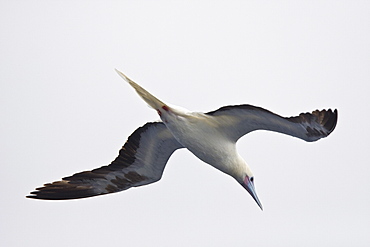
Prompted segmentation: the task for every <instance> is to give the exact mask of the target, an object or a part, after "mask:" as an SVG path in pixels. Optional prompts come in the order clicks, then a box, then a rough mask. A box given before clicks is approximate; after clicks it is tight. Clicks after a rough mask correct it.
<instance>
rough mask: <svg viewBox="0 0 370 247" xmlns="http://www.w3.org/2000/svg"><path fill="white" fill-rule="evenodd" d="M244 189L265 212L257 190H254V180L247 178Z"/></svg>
mask: <svg viewBox="0 0 370 247" xmlns="http://www.w3.org/2000/svg"><path fill="white" fill-rule="evenodd" d="M242 185H243V187H244V188H245V189H246V190H247V191H248V192H249V194H250V195H251V196H252V197H253V199H254V200H255V201H256V203H257V204H258V206H259V207H260V208H261V210H263V208H262V204H261V202H260V200H259V199H258V196H257V193H256V190H255V189H254V184H253V180H250V178H249V177H248V176H247V177H245V179H244V182H243V183H242Z"/></svg>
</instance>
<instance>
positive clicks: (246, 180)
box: [233, 158, 263, 210]
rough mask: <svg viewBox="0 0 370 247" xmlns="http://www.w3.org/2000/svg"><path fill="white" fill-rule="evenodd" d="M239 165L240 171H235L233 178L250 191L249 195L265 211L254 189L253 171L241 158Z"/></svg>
mask: <svg viewBox="0 0 370 247" xmlns="http://www.w3.org/2000/svg"><path fill="white" fill-rule="evenodd" d="M238 164H239V165H238V166H237V167H238V169H235V170H234V171H235V173H234V174H233V177H234V178H235V179H236V180H237V181H238V182H239V183H240V184H241V185H242V186H243V187H244V188H245V189H246V190H247V191H248V193H249V194H250V195H251V196H252V197H253V199H254V200H255V201H256V203H257V205H258V206H259V207H260V208H261V210H263V208H262V204H261V202H260V200H259V199H258V196H257V193H256V189H255V188H254V176H253V173H252V171H251V169H250V168H249V166H248V164H247V163H246V162H245V161H244V160H243V159H241V158H240V159H239V162H238Z"/></svg>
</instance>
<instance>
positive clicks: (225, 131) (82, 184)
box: [28, 71, 337, 208]
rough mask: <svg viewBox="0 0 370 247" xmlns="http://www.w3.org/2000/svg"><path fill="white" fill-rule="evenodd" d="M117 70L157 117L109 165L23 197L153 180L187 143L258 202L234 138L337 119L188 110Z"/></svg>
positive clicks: (309, 132) (307, 129) (303, 131)
mask: <svg viewBox="0 0 370 247" xmlns="http://www.w3.org/2000/svg"><path fill="white" fill-rule="evenodd" d="M117 72H118V74H119V75H120V76H121V77H123V78H124V79H125V80H126V81H127V82H129V83H130V85H131V86H132V87H133V88H134V89H135V90H136V92H137V93H138V94H139V95H140V97H142V98H143V99H144V100H145V101H146V102H147V103H148V104H149V106H151V107H152V108H153V109H155V110H156V111H157V112H158V114H159V116H160V117H161V120H162V122H155V123H147V124H146V125H144V126H143V127H140V128H138V129H137V130H136V131H135V132H134V133H133V134H132V135H131V136H130V137H129V139H128V141H127V142H126V144H125V145H124V146H123V148H122V149H121V150H120V154H119V156H118V157H117V158H116V159H115V160H114V161H113V162H112V163H111V164H110V165H108V166H103V167H101V168H97V169H94V170H92V171H86V172H81V173H77V174H74V175H73V176H70V177H66V178H63V180H62V181H57V182H54V183H51V184H45V185H44V187H41V188H37V191H34V192H31V194H32V195H30V196H28V197H30V198H36V199H76V198H83V197H90V196H96V195H101V194H107V193H112V192H118V191H122V190H125V189H128V188H130V187H134V186H141V185H145V184H149V183H153V182H155V181H158V180H159V179H160V178H161V176H162V173H163V170H164V167H165V165H166V163H167V161H168V159H169V157H170V156H171V154H172V153H173V152H174V151H175V150H177V149H179V148H187V149H188V150H189V151H190V152H192V153H193V154H194V155H195V156H197V157H198V158H199V159H200V160H202V161H204V162H205V163H208V164H210V165H211V166H213V167H215V168H217V169H218V170H220V171H222V172H224V173H226V174H228V175H230V176H232V177H233V178H235V179H236V181H238V182H239V183H240V184H241V185H242V186H243V187H244V188H245V189H246V190H247V191H248V192H249V194H250V195H251V196H252V197H253V199H254V200H255V201H256V202H257V204H258V205H259V206H260V207H261V208H262V205H261V203H260V201H259V199H258V197H257V194H256V192H255V189H254V179H253V173H252V171H251V169H250V168H249V166H248V165H247V163H246V162H245V161H244V159H243V158H242V157H241V156H240V155H239V154H238V152H237V149H236V142H237V140H238V139H239V138H240V137H242V136H243V135H245V134H247V133H249V132H251V131H254V130H260V129H262V130H270V131H276V132H279V133H283V134H287V135H291V136H294V137H297V138H300V139H303V140H305V141H316V140H318V139H320V138H323V137H326V136H327V135H329V134H330V133H331V132H332V131H333V130H334V128H335V125H336V122H337V111H336V110H335V111H334V112H332V111H331V110H322V111H318V110H316V111H314V112H312V113H302V114H300V115H299V116H297V117H290V118H284V117H281V116H279V115H277V114H274V113H272V112H270V111H268V110H265V109H263V108H260V107H255V106H251V105H237V106H225V107H221V108H220V109H218V110H216V111H212V112H208V113H201V112H191V111H188V110H186V109H183V108H179V107H175V106H169V105H168V104H165V103H163V102H162V101H160V100H159V99H157V98H156V97H154V96H153V95H152V94H150V93H149V92H147V91H146V90H145V89H143V88H142V87H140V86H139V85H138V84H136V83H135V82H133V81H132V80H130V79H129V78H127V77H126V76H125V75H124V74H122V73H121V72H119V71H117Z"/></svg>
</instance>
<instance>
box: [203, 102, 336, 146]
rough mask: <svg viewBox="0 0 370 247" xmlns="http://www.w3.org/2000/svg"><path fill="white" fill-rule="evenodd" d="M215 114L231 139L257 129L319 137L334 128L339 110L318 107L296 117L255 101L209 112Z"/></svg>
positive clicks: (303, 136) (306, 139) (221, 129)
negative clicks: (253, 103) (253, 104)
mask: <svg viewBox="0 0 370 247" xmlns="http://www.w3.org/2000/svg"><path fill="white" fill-rule="evenodd" d="M206 114H207V115H210V116H213V117H215V119H216V121H217V123H218V128H219V129H220V131H222V132H223V133H225V134H226V135H227V137H228V138H230V139H231V140H232V141H237V140H238V139H239V138H240V137H242V136H243V135H245V134H247V133H249V132H251V131H254V130H271V131H275V132H279V133H283V134H287V135H290V136H294V137H298V138H300V139H303V140H305V141H309V142H311V141H316V140H319V139H320V138H323V137H326V136H328V135H329V134H330V133H331V132H332V131H333V130H334V128H335V125H336V123H337V119H338V112H337V110H334V112H333V111H332V110H331V109H329V110H321V111H319V110H316V111H313V112H312V113H301V114H299V116H296V117H288V118H285V117H281V116H279V115H277V114H275V113H272V112H270V111H268V110H266V109H263V108H261V107H256V106H252V105H235V106H224V107H221V108H220V109H218V110H216V111H212V112H208V113H206Z"/></svg>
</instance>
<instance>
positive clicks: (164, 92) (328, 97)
mask: <svg viewBox="0 0 370 247" xmlns="http://www.w3.org/2000/svg"><path fill="white" fill-rule="evenodd" d="M369 13H370V2H369V1H186V3H185V1H1V3H0V32H1V39H0V68H1V73H0V83H1V90H0V102H1V103H0V116H1V122H0V126H1V128H0V135H1V136H0V139H1V141H0V145H1V148H0V150H1V155H0V162H1V167H2V178H1V181H0V183H1V201H0V208H1V209H2V210H1V213H0V244H1V246H102V245H103V246H117V245H118V246H133V247H134V246H247V245H248V246H315V245H316V246H365V245H366V244H369V243H370V235H369V228H370V210H369V208H370V197H369V188H370V182H369V181H370V180H369V173H370V171H369V158H370V157H369V156H370V155H369V150H368V149H369V143H368V140H369V138H370V136H369V131H368V123H369V121H370V117H369V114H368V112H369V110H370V109H369V99H368V97H369V96H368V95H369V92H370V90H369V86H368V85H369V81H370V69H369V68H370V48H369V47H370V46H369V44H370V36H369V31H370V29H369V28H370V26H369V24H370V15H369ZM114 68H117V69H119V70H121V71H122V72H124V73H126V74H127V75H128V76H130V77H131V78H132V79H133V80H135V81H136V82H138V83H139V84H141V85H142V86H144V87H145V88H146V89H148V90H149V91H151V92H152V93H153V94H154V95H156V96H157V97H159V98H160V99H162V100H164V101H165V102H169V103H171V104H175V105H179V106H182V107H185V108H188V109H190V110H196V111H211V110H215V109H217V108H219V107H220V106H223V105H230V104H243V103H248V104H253V105H257V106H261V107H264V108H266V109H269V110H271V111H274V112H276V113H278V114H281V115H283V116H292V115H297V114H299V113H300V112H307V111H312V110H315V109H324V108H338V111H339V121H338V125H337V128H336V130H335V131H334V132H333V133H332V135H331V136H330V137H329V138H326V139H323V140H320V141H318V142H315V143H306V142H303V141H301V140H298V139H294V138H291V137H288V136H284V135H280V134H276V133H267V132H255V133H252V134H250V135H248V136H245V137H244V138H243V139H241V140H240V142H239V143H238V148H239V152H240V154H241V155H242V156H243V157H244V158H245V160H246V161H247V162H248V163H249V165H250V166H251V168H252V170H253V171H254V174H255V185H256V189H257V193H258V195H259V198H260V200H261V201H262V204H263V206H264V211H261V210H260V209H259V208H258V206H257V205H256V203H255V202H254V201H253V199H252V198H251V197H250V195H249V194H248V193H247V191H245V190H244V189H243V188H242V187H241V186H240V185H238V184H237V183H236V182H235V181H234V179H232V178H231V177H229V176H226V175H224V174H222V173H221V172H219V171H217V170H215V169H213V168H212V167H210V166H208V165H206V164H204V163H202V162H201V161H200V160H198V159H197V158H195V157H194V156H193V155H192V154H191V153H189V152H187V151H186V150H180V151H177V152H176V153H175V154H174V155H173V157H171V159H170V161H169V163H168V165H167V167H166V170H165V173H164V176H163V178H162V180H161V181H159V182H158V183H155V184H152V185H149V186H144V187H139V188H134V189H130V190H127V191H125V192H121V193H117V194H112V195H108V196H101V197H95V198H89V199H83V200H72V201H59V202H55V201H37V200H30V199H26V198H25V196H26V195H27V194H28V193H29V192H30V191H32V190H33V189H34V188H36V187H39V186H41V185H42V184H43V183H46V182H52V181H55V180H58V179H60V178H62V177H64V176H68V175H71V174H73V173H75V172H79V171H83V170H89V169H93V168H96V167H99V166H102V165H105V164H108V163H110V161H111V160H113V159H114V158H115V157H116V155H117V154H118V150H119V149H120V147H121V146H122V145H123V144H124V142H125V141H126V139H127V137H128V136H129V135H130V134H131V133H132V132H133V131H134V130H135V129H136V128H137V127H139V126H141V125H143V124H144V123H146V122H147V121H153V120H156V119H158V116H157V115H156V113H155V111H153V110H151V109H149V108H148V107H147V106H146V104H145V103H144V102H143V101H142V100H141V99H140V98H139V97H138V96H137V95H136V94H135V93H134V91H133V90H132V89H131V88H130V87H129V85H127V84H126V83H125V82H124V81H123V80H122V79H121V78H120V77H119V76H118V75H117V74H116V73H115V72H114Z"/></svg>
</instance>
